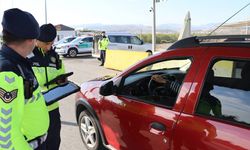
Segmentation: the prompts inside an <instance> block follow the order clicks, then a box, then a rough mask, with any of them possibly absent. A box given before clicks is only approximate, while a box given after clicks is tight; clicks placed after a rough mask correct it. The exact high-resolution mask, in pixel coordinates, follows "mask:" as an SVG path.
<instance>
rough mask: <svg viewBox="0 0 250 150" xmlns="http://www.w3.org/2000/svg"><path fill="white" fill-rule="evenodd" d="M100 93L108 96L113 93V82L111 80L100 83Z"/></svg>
mask: <svg viewBox="0 0 250 150" xmlns="http://www.w3.org/2000/svg"><path fill="white" fill-rule="evenodd" d="M100 94H101V95H102V96H109V95H112V94H114V83H113V81H109V82H106V83H104V84H103V85H101V87H100Z"/></svg>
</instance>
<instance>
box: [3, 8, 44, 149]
mask: <svg viewBox="0 0 250 150" xmlns="http://www.w3.org/2000/svg"><path fill="white" fill-rule="evenodd" d="M2 27H3V30H2V35H3V42H4V44H3V46H2V48H1V51H0V111H1V113H0V114H1V116H0V118H1V119H0V149H1V150H5V149H6V150H7V149H15V150H32V149H35V150H44V149H45V144H44V143H45V142H44V141H45V139H46V137H47V134H46V133H47V130H48V126H49V115H48V110H47V107H46V104H45V101H44V98H43V95H42V93H41V89H40V87H39V86H38V82H37V80H36V78H35V75H34V73H33V71H32V68H31V65H30V63H29V62H28V60H27V59H26V57H27V55H29V54H30V53H31V52H32V50H33V49H34V47H35V41H36V40H35V39H36V38H37V37H38V36H39V25H38V23H37V21H36V19H35V18H34V17H33V16H32V15H31V14H30V13H28V12H25V11H22V10H20V9H17V8H13V9H9V10H6V11H5V12H4V14H3V20H2Z"/></svg>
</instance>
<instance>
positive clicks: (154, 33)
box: [152, 0, 156, 53]
mask: <svg viewBox="0 0 250 150" xmlns="http://www.w3.org/2000/svg"><path fill="white" fill-rule="evenodd" d="M155 3H156V0H153V7H152V12H153V26H152V52H153V53H154V52H155V42H156V18H155V16H156V9H155Z"/></svg>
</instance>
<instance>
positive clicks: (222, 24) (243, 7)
mask: <svg viewBox="0 0 250 150" xmlns="http://www.w3.org/2000/svg"><path fill="white" fill-rule="evenodd" d="M249 5H250V3H248V4H247V5H245V6H244V7H242V8H241V9H240V10H238V11H237V12H236V13H234V14H233V15H232V16H231V17H229V18H228V19H227V20H226V21H224V22H223V23H222V24H220V25H219V26H218V27H217V28H215V29H214V30H213V31H211V32H210V33H209V34H208V36H210V35H211V34H212V33H214V32H215V31H216V30H217V29H219V28H220V27H221V26H223V25H224V24H225V23H226V22H227V21H228V20H230V19H231V18H233V17H234V16H235V15H237V14H238V13H239V12H241V11H242V10H243V9H245V8H246V7H247V6H249Z"/></svg>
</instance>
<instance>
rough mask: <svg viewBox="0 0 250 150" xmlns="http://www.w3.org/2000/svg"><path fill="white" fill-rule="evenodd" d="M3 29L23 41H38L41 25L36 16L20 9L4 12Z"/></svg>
mask: <svg viewBox="0 0 250 150" xmlns="http://www.w3.org/2000/svg"><path fill="white" fill-rule="evenodd" d="M2 26H3V29H4V30H6V31H8V32H9V33H11V34H12V35H14V36H16V37H18V38H22V39H36V38H37V37H38V36H39V24H38V23H37V21H36V19H35V18H34V16H33V15H32V14H30V13H28V12H25V11H22V10H20V9H18V8H13V9H8V10H6V11H4V14H3V20H2Z"/></svg>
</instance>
